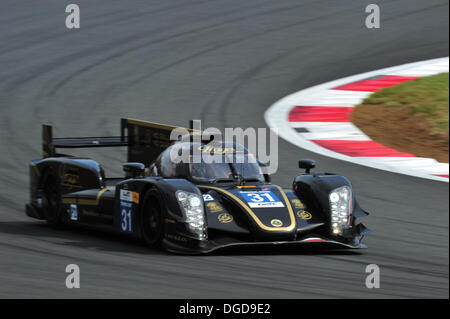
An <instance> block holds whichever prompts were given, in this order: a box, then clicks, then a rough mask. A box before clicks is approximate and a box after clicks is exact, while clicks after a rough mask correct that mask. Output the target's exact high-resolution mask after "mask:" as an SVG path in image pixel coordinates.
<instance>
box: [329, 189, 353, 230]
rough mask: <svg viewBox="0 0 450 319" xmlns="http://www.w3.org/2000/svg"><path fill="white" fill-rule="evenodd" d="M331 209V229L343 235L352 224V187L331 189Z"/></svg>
mask: <svg viewBox="0 0 450 319" xmlns="http://www.w3.org/2000/svg"><path fill="white" fill-rule="evenodd" d="M328 198H329V202H330V211H331V231H332V233H333V234H334V235H341V234H342V231H343V229H344V228H346V227H349V226H350V217H351V212H352V189H351V188H350V187H349V186H342V187H339V188H336V189H334V190H333V191H331V193H330V195H329V196H328Z"/></svg>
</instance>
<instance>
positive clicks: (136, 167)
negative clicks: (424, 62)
mask: <svg viewBox="0 0 450 319" xmlns="http://www.w3.org/2000/svg"><path fill="white" fill-rule="evenodd" d="M122 167H123V171H124V172H125V176H126V177H127V178H133V177H138V176H142V175H143V174H144V171H145V165H144V164H142V163H135V162H129V163H124V164H123V165H122Z"/></svg>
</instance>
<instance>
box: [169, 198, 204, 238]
mask: <svg viewBox="0 0 450 319" xmlns="http://www.w3.org/2000/svg"><path fill="white" fill-rule="evenodd" d="M175 195H176V198H177V200H178V204H179V205H180V207H181V210H182V211H183V213H184V222H185V223H186V224H187V226H188V228H189V230H190V231H192V232H193V233H195V234H197V235H198V237H199V239H200V240H204V239H206V227H205V214H204V209H203V199H202V198H201V197H200V196H198V195H197V194H194V193H189V192H185V191H177V192H176V193H175Z"/></svg>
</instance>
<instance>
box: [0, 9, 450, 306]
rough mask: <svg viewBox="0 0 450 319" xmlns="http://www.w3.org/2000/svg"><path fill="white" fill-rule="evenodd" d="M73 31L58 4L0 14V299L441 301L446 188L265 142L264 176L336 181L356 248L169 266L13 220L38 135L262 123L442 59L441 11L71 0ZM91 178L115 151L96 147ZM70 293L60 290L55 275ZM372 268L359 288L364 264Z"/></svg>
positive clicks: (165, 259) (115, 167) (116, 161)
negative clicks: (328, 93)
mask: <svg viewBox="0 0 450 319" xmlns="http://www.w3.org/2000/svg"><path fill="white" fill-rule="evenodd" d="M76 3H77V4H79V5H80V7H81V29H79V30H68V29H66V28H65V25H64V21H65V16H66V14H65V12H64V11H65V5H66V4H65V3H64V2H61V1H57V0H54V1H49V0H41V1H38V2H33V5H30V2H29V1H19V0H2V2H1V5H0V107H1V117H0V119H1V123H0V132H1V140H0V149H1V159H0V160H1V162H0V189H1V193H0V297H2V298H15V297H27V298H28V297H30V298H36V297H57V298H60V297H63V298H67V297H69V298H70V297H77V298H78V297H87V298H91V297H96V298H109V297H117V298H129V297H137V298H140V297H145V298H186V297H189V298H195V297H198V298H218V297H221V298H230V297H233V298H321V297H328V298H348V297H362V298H403V297H406V298H410V297H412V298H416V297H419V298H421V297H425V298H430V297H433V298H434V297H438V298H448V296H449V293H448V266H449V263H448V242H449V237H448V235H449V229H448V216H449V207H448V199H449V197H448V190H449V189H448V188H449V187H448V183H443V182H437V181H429V180H425V179H418V178H414V177H408V176H404V175H398V174H393V173H390V172H384V171H380V170H375V169H370V168H367V167H361V166H356V165H353V164H350V163H346V162H340V161H337V160H334V159H330V158H326V157H322V156H319V155H317V154H313V153H310V152H308V151H306V150H302V149H299V148H296V147H295V146H293V145H291V144H289V143H287V142H284V141H282V140H280V144H279V154H280V167H279V170H278V172H277V174H276V175H275V176H274V182H277V183H279V184H280V185H283V186H289V185H290V184H291V182H292V179H293V177H294V176H295V175H296V174H297V173H298V168H297V160H298V159H299V158H301V157H311V158H314V159H316V160H317V162H318V170H320V171H330V172H339V173H341V174H343V175H346V176H347V177H348V178H349V179H350V180H351V181H352V182H353V185H354V188H355V191H356V196H357V198H358V199H359V202H360V204H361V205H362V207H364V208H365V209H366V210H368V211H369V212H371V215H370V216H369V217H367V218H366V219H365V220H364V223H365V224H366V225H367V226H369V227H370V228H371V229H373V230H374V233H373V234H372V235H370V236H368V237H367V238H366V239H365V243H366V244H367V245H368V246H369V249H368V250H364V251H359V252H358V253H321V254H319V253H297V252H290V251H288V252H284V251H277V252H257V253H252V252H247V251H244V252H242V251H241V252H234V253H228V254H218V255H212V256H177V255H171V254H166V253H163V252H156V251H152V250H149V249H147V248H146V247H145V246H144V245H142V244H140V243H139V242H136V241H130V240H125V241H124V240H122V238H119V237H116V236H111V235H106V234H97V233H96V232H92V231H80V230H70V231H57V230H53V229H51V228H49V227H48V226H46V225H45V223H43V222H39V221H35V220H32V219H30V218H28V217H26V216H25V214H24V204H25V203H26V201H27V200H28V185H29V180H28V167H27V165H28V162H29V160H31V159H36V158H39V157H40V154H41V147H40V142H41V141H40V132H41V131H40V130H41V127H40V125H41V124H42V123H43V122H46V123H51V124H54V125H55V135H56V136H71V135H73V136H77V135H109V134H112V135H117V134H118V131H119V118H120V117H132V118H139V119H143V120H150V121H155V122H161V123H168V124H176V125H184V126H186V125H187V121H188V120H189V119H192V118H195V119H202V120H203V121H204V124H205V125H206V126H215V127H218V128H224V127H244V128H245V127H265V122H264V119H263V115H264V111H265V110H266V109H267V108H268V107H269V106H270V105H271V104H272V103H273V102H275V101H276V100H278V99H280V98H281V97H283V96H285V95H287V94H290V93H292V92H294V91H297V90H300V89H302V88H306V87H309V86H312V85H315V84H319V83H322V82H326V81H330V80H334V79H337V78H341V77H345V76H349V75H352V74H356V73H361V72H366V71H370V70H373V69H379V68H384V67H389V66H393V65H398V64H403V63H408V62H414V61H419V60H425V59H431V58H438V57H443V56H448V54H449V52H448V51H449V50H448V37H449V34H448V9H449V8H448V6H449V5H448V2H447V1H445V0H430V1H421V0H408V1H406V0H397V1H393V0H389V1H381V0H379V1H377V3H378V4H379V5H380V7H381V17H382V19H381V29H371V30H369V29H366V28H365V27H364V19H365V16H366V14H365V12H364V8H365V5H366V4H369V3H370V2H367V3H365V2H364V1H359V0H358V1H348V0H346V1H322V0H310V1H268V0H261V1H237V0H227V1H223V0H200V1H199V0H191V1H154V0H153V1H147V0H145V1H144V0H141V1H137V0H136V1H131V0H130V1H122V0H120V1H119V0H108V1H106V0H105V1H100V0H97V1H87V0H86V1H85V0H83V1H82V0H78V1H77V2H76ZM96 156H97V157H96V158H97V159H98V160H99V161H100V162H102V163H104V164H105V165H106V168H107V175H113V176H114V175H117V174H121V163H122V161H123V160H124V152H123V151H120V152H117V151H106V152H104V153H103V152H98V153H96ZM71 263H75V264H78V265H79V266H80V268H81V288H80V289H67V288H66V287H65V278H66V273H65V267H66V265H67V264H71ZM373 263H374V264H377V265H378V266H379V267H380V269H381V287H380V288H379V289H367V288H366V286H365V278H366V275H367V274H366V273H365V267H366V265H368V264H373Z"/></svg>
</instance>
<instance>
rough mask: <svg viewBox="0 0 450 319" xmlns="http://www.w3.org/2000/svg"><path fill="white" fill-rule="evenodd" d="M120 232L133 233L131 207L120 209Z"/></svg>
mask: <svg viewBox="0 0 450 319" xmlns="http://www.w3.org/2000/svg"><path fill="white" fill-rule="evenodd" d="M120 230H121V231H123V232H126V233H131V207H125V206H121V207H120Z"/></svg>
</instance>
